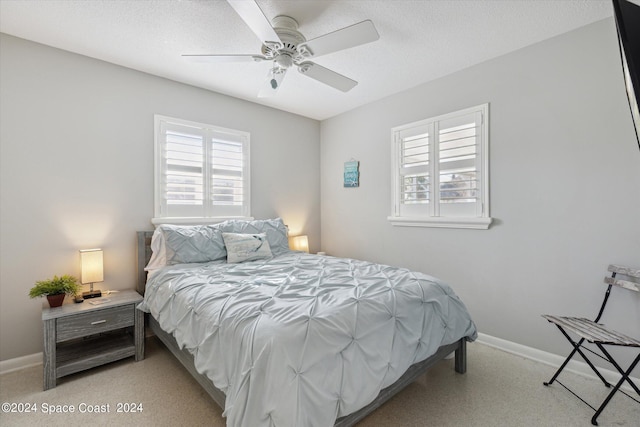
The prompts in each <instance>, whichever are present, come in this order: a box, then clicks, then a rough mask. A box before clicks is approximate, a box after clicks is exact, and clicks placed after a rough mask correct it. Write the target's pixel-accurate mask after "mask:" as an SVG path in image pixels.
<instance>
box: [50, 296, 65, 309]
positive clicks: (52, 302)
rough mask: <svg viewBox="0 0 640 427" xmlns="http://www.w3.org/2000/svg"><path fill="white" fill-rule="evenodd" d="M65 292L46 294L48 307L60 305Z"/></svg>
mask: <svg viewBox="0 0 640 427" xmlns="http://www.w3.org/2000/svg"><path fill="white" fill-rule="evenodd" d="M64 297H65V294H57V295H47V301H49V307H52V308H53V307H60V306H61V305H62V301H64Z"/></svg>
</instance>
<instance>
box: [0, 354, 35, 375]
mask: <svg viewBox="0 0 640 427" xmlns="http://www.w3.org/2000/svg"><path fill="white" fill-rule="evenodd" d="M37 365H42V353H34V354H28V355H26V356H21V357H16V358H13V359H7V360H0V375H2V374H8V373H9V372H13V371H18V370H20V369H24V368H30V367H32V366H37Z"/></svg>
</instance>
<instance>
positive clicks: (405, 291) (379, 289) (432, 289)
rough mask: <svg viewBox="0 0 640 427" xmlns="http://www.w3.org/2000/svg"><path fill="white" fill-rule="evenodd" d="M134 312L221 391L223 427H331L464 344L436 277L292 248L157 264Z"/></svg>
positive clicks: (466, 326)
mask: <svg viewBox="0 0 640 427" xmlns="http://www.w3.org/2000/svg"><path fill="white" fill-rule="evenodd" d="M140 308H142V309H143V310H145V311H148V312H150V313H151V314H152V315H153V316H154V317H155V318H156V319H157V320H158V322H159V324H160V326H161V327H162V328H163V329H164V330H165V331H167V332H170V333H172V334H173V335H174V336H175V338H176V340H177V342H178V344H179V345H180V346H181V347H186V348H187V349H189V350H190V351H191V353H192V354H193V355H194V359H195V365H196V369H197V370H198V371H199V372H200V373H204V374H205V375H207V376H208V377H209V378H210V379H211V380H212V381H213V383H214V384H215V386H216V387H217V388H219V389H220V390H222V391H223V392H224V393H225V395H226V405H225V411H224V415H225V416H226V417H227V425H228V426H251V427H258V426H274V425H275V426H296V427H300V426H332V425H333V424H334V422H335V419H336V418H339V417H341V416H344V415H347V414H349V413H351V412H354V411H356V410H358V409H360V408H361V407H363V406H365V405H366V404H368V403H369V402H370V401H372V400H373V399H374V398H375V397H376V396H377V395H378V393H379V392H380V390H381V389H383V388H385V387H386V386H388V385H390V384H392V383H393V382H395V381H396V380H397V379H398V378H399V377H400V376H401V375H402V374H403V373H404V372H405V370H406V369H407V368H408V367H409V366H410V365H412V364H413V363H416V362H419V361H421V360H424V359H426V358H427V357H429V356H430V355H432V354H433V353H434V352H435V351H436V350H437V349H438V347H439V346H441V345H445V344H450V343H453V342H455V341H457V340H459V339H460V338H462V337H468V338H469V339H470V340H473V339H475V338H476V328H475V325H474V324H473V321H472V320H471V318H470V316H469V314H468V312H467V310H466V308H465V306H464V304H463V303H462V302H461V301H460V300H459V299H458V297H457V296H456V295H455V294H454V293H453V291H452V290H451V288H449V286H447V285H446V284H444V283H442V282H441V281H439V280H438V279H435V278H433V277H430V276H427V275H425V274H421V273H416V272H412V271H409V270H406V269H401V268H393V267H389V266H384V265H379V264H372V263H368V262H362V261H355V260H351V259H342V258H333V257H324V256H316V255H308V254H301V253H297V252H292V253H288V254H283V255H280V256H277V257H275V258H273V259H271V260H266V261H265V260H261V261H252V262H246V263H241V264H227V263H225V262H220V261H214V262H210V263H205V264H183V265H174V266H169V267H165V268H163V269H161V270H159V271H157V272H156V273H154V274H153V275H152V277H151V278H150V279H149V281H148V283H147V287H146V294H145V299H144V302H143V303H142V304H141V305H140Z"/></svg>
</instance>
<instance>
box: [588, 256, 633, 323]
mask: <svg viewBox="0 0 640 427" xmlns="http://www.w3.org/2000/svg"><path fill="white" fill-rule="evenodd" d="M607 270H609V271H610V272H611V277H605V278H604V283H606V284H608V285H609V287H608V288H607V292H606V293H605V295H604V300H603V301H602V306H600V311H599V312H598V316H597V317H596V318H595V320H594V322H596V323H597V322H599V321H600V318H601V317H602V313H603V312H604V308H605V307H606V305H607V301H608V300H609V295H610V294H611V288H612V287H613V286H617V287H620V288H624V289H629V290H631V291H636V292H640V283H638V282H635V281H633V282H632V281H631V280H625V279H620V278H618V277H616V276H617V275H618V274H620V275H622V276H626V277H629V278H632V279H634V280H636V279H640V270H638V269H636V268H631V267H625V266H623V265H615V264H611V265H610V266H609V268H608V269H607Z"/></svg>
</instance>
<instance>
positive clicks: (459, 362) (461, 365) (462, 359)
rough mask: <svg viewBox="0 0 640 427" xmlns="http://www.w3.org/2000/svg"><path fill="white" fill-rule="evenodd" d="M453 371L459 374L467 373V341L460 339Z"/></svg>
mask: <svg viewBox="0 0 640 427" xmlns="http://www.w3.org/2000/svg"><path fill="white" fill-rule="evenodd" d="M455 370H456V372H457V373H459V374H464V373H465V372H467V340H466V339H464V338H461V339H460V345H459V346H458V348H457V349H456V356H455Z"/></svg>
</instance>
